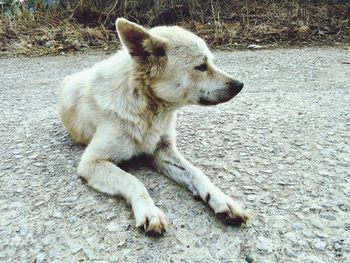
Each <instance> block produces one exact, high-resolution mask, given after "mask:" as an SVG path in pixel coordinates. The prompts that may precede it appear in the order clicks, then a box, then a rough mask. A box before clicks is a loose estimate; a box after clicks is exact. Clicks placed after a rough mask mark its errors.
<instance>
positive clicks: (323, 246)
mask: <svg viewBox="0 0 350 263" xmlns="http://www.w3.org/2000/svg"><path fill="white" fill-rule="evenodd" d="M313 245H314V248H315V249H317V250H319V251H324V250H325V249H326V246H327V243H326V242H324V241H321V240H316V241H315V242H314V243H313Z"/></svg>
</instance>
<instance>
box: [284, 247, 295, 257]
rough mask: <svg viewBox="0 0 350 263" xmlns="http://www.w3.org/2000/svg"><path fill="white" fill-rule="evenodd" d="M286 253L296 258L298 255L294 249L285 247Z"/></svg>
mask: <svg viewBox="0 0 350 263" xmlns="http://www.w3.org/2000/svg"><path fill="white" fill-rule="evenodd" d="M285 253H286V255H287V256H288V257H292V258H296V257H297V254H296V253H295V252H294V251H293V250H291V249H289V248H286V249H285Z"/></svg>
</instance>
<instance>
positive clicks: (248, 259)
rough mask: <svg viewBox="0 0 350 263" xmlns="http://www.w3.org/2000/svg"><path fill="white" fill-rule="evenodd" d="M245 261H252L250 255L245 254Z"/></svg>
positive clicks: (249, 262)
mask: <svg viewBox="0 0 350 263" xmlns="http://www.w3.org/2000/svg"><path fill="white" fill-rule="evenodd" d="M245 261H247V262H248V263H253V262H254V259H253V258H252V257H251V256H250V255H247V256H246V257H245Z"/></svg>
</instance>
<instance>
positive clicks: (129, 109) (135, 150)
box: [59, 18, 249, 236]
mask: <svg viewBox="0 0 350 263" xmlns="http://www.w3.org/2000/svg"><path fill="white" fill-rule="evenodd" d="M116 29H117V32H118V36H119V39H120V40H121V43H122V48H121V49H120V50H119V51H118V52H117V54H115V55H114V56H112V57H110V58H108V59H106V60H104V61H102V62H99V63H97V64H95V65H94V66H93V67H92V68H89V69H86V70H83V71H82V72H79V73H76V74H73V75H71V76H68V77H66V78H65V79H64V80H63V82H62V85H61V89H60V101H59V115H60V118H61V121H62V122H63V125H64V127H65V129H66V130H67V131H68V133H69V134H70V135H71V137H72V138H73V140H75V141H76V142H77V143H81V144H85V145H87V147H86V149H85V151H84V153H83V155H82V158H81V161H80V163H79V165H78V169H77V172H78V175H79V176H80V177H81V178H82V179H84V180H85V181H86V182H87V183H88V185H89V186H91V187H92V188H94V189H96V190H97V191H99V192H102V193H106V194H109V195H113V196H122V197H124V198H125V199H126V200H127V202H128V203H129V204H131V207H132V210H133V214H134V217H135V221H136V226H137V227H141V228H143V229H144V230H145V232H146V234H148V235H150V236H161V235H162V234H163V233H164V232H165V231H166V229H167V227H168V224H167V221H166V218H165V215H164V213H163V212H162V211H161V210H160V209H159V208H158V207H156V206H155V204H154V202H153V200H152V198H151V197H150V195H149V193H148V192H147V190H146V188H145V186H144V185H143V184H142V183H141V182H140V181H139V180H138V179H137V178H136V177H134V176H133V175H131V174H129V173H127V172H125V171H124V170H122V169H121V168H120V167H119V166H118V165H119V164H120V163H122V162H123V161H126V160H129V159H131V158H132V157H135V156H139V155H148V156H151V157H152V159H151V160H152V165H153V166H154V167H155V168H156V169H157V170H158V171H159V172H160V173H163V174H165V175H166V176H168V177H170V178H172V179H173V180H175V181H176V182H177V183H179V184H181V185H183V186H185V187H187V188H188V189H189V190H190V191H191V192H192V193H193V195H194V196H195V197H198V198H200V199H201V200H203V201H204V202H205V203H207V204H208V205H209V206H210V207H211V208H212V209H213V210H214V212H215V214H216V215H217V216H218V217H219V219H221V220H222V221H223V222H224V223H226V224H228V225H233V226H240V225H244V224H246V223H247V221H248V219H249V214H248V213H247V212H246V211H245V210H244V209H243V208H242V207H241V205H240V204H238V203H237V202H235V201H234V200H232V199H231V198H230V197H229V196H227V195H226V194H224V193H223V192H222V191H221V190H220V189H219V188H218V187H216V186H214V184H213V183H212V182H211V181H210V180H209V179H208V177H207V176H206V175H205V174H204V173H203V172H202V171H200V170H199V169H198V168H196V167H194V166H193V165H192V164H191V163H189V162H188V161H187V160H185V158H184V157H182V155H181V154H180V153H179V151H178V150H177V147H176V139H175V122H176V121H175V120H176V110H177V109H179V108H180V107H182V106H186V105H193V104H195V105H204V106H208V105H216V104H219V103H223V102H226V101H229V100H230V99H232V98H233V97H234V96H235V95H237V94H238V93H239V92H240V91H241V89H242V88H243V83H242V82H240V81H238V80H235V79H234V78H233V77H231V76H230V75H228V74H227V73H225V72H224V71H222V70H220V69H219V68H218V67H217V66H215V64H214V63H213V55H212V54H211V52H210V51H209V49H208V47H207V45H206V44H205V42H204V41H203V40H202V39H201V38H200V37H198V36H196V35H195V34H193V33H191V32H189V31H187V30H185V29H183V28H181V27H178V26H159V27H154V28H152V29H146V28H144V27H142V26H140V25H138V24H136V23H133V22H130V21H128V20H126V19H124V18H118V19H117V20H116Z"/></svg>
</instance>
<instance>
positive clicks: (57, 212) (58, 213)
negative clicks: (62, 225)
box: [52, 211, 63, 218]
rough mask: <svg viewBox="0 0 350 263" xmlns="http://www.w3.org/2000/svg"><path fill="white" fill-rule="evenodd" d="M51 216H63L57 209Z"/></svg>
mask: <svg viewBox="0 0 350 263" xmlns="http://www.w3.org/2000/svg"><path fill="white" fill-rule="evenodd" d="M52 216H53V217H54V218H62V217H63V216H62V213H61V212H59V211H55V212H54V213H53V214H52Z"/></svg>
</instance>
